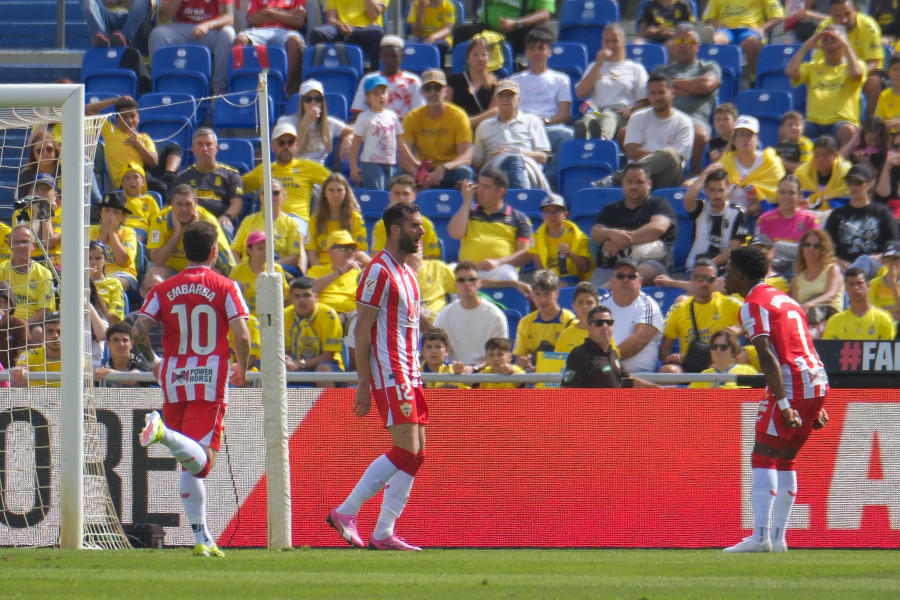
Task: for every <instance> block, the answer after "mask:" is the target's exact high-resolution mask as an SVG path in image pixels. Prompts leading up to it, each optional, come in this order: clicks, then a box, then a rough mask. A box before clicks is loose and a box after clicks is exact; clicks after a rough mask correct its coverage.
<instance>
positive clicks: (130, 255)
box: [90, 192, 155, 292]
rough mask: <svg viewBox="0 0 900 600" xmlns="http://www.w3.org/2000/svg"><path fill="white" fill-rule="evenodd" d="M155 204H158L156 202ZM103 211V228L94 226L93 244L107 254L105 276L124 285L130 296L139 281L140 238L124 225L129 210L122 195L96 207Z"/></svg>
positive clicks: (114, 193) (101, 212) (113, 194)
mask: <svg viewBox="0 0 900 600" xmlns="http://www.w3.org/2000/svg"><path fill="white" fill-rule="evenodd" d="M154 203H155V202H154ZM97 208H98V209H99V210H100V224H99V225H91V229H90V237H91V240H93V241H97V242H100V243H101V244H103V246H104V248H105V252H106V264H107V267H106V272H107V274H108V275H109V276H110V277H115V278H116V279H118V280H119V283H121V284H122V290H124V291H125V292H128V291H130V290H136V289H137V288H138V281H137V275H138V273H137V244H138V242H137V235H136V234H135V232H134V230H133V229H132V228H131V227H128V226H127V225H125V219H126V218H127V215H128V214H130V213H131V211H130V210H128V206H127V200H126V197H125V194H124V193H123V192H111V193H109V194H107V195H106V196H104V198H103V202H101V203H99V204H97Z"/></svg>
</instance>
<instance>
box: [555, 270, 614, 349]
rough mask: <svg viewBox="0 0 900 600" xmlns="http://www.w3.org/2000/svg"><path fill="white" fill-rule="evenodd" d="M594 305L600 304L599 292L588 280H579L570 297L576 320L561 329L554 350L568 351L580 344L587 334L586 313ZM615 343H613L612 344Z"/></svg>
mask: <svg viewBox="0 0 900 600" xmlns="http://www.w3.org/2000/svg"><path fill="white" fill-rule="evenodd" d="M595 306H600V294H598V293H597V288H595V287H594V284H592V283H591V282H590V281H579V282H578V284H577V285H576V286H575V296H574V297H573V298H572V308H573V309H574V310H575V316H577V317H578V320H577V321H575V323H573V324H572V325H569V326H568V327H566V328H565V329H563V330H562V331H561V332H560V334H559V337H558V338H556V346H554V347H553V351H554V352H565V353H569V352H571V351H572V348H574V347H575V346H580V345H581V344H583V343H584V340H585V339H587V335H588V320H587V316H588V313H589V312H591V309H593V308H594V307H595ZM613 345H615V344H613Z"/></svg>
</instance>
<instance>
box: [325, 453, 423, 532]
mask: <svg viewBox="0 0 900 600" xmlns="http://www.w3.org/2000/svg"><path fill="white" fill-rule="evenodd" d="M404 453H405V454H404ZM406 455H408V456H406ZM410 460H415V455H413V453H412V452H409V451H407V450H404V449H403V448H398V447H396V446H394V447H393V448H391V449H390V450H389V451H388V452H386V453H385V454H382V455H381V456H379V457H378V458H376V459H375V460H373V461H372V464H370V465H369V468H368V469H366V472H365V473H363V476H362V477H361V478H360V480H359V483H357V484H356V487H354V488H353V491H352V492H350V495H349V496H347V499H346V500H344V503H343V504H341V505H340V506H338V507H337V508H336V509H335V510H337V511H338V512H339V513H340V514H342V515H354V516H355V515H356V514H357V513H358V512H359V509H360V508H361V507H362V505H363V504H365V502H366V500H368V499H369V498H371V497H372V496H374V495H375V494H377V493H378V492H379V490H381V488H383V487H384V484H385V483H387V481H388V480H389V479H390V478H391V477H393V476H394V474H396V473H397V471H399V470H400V468H401V467H402V466H405V465H406V463H407V462H409V461H410Z"/></svg>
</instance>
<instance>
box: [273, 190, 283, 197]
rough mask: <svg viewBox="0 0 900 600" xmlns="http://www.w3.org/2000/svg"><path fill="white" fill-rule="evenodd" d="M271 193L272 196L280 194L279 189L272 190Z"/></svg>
mask: <svg viewBox="0 0 900 600" xmlns="http://www.w3.org/2000/svg"><path fill="white" fill-rule="evenodd" d="M272 195H273V196H280V195H281V190H272Z"/></svg>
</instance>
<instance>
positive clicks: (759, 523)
mask: <svg viewBox="0 0 900 600" xmlns="http://www.w3.org/2000/svg"><path fill="white" fill-rule="evenodd" d="M777 490H778V478H777V475H776V471H775V469H774V468H759V467H755V468H754V469H753V487H752V488H751V495H750V500H751V504H752V506H753V538H754V539H758V540H767V539H769V517H770V516H771V514H772V506H773V505H774V504H775V494H776V492H777Z"/></svg>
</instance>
